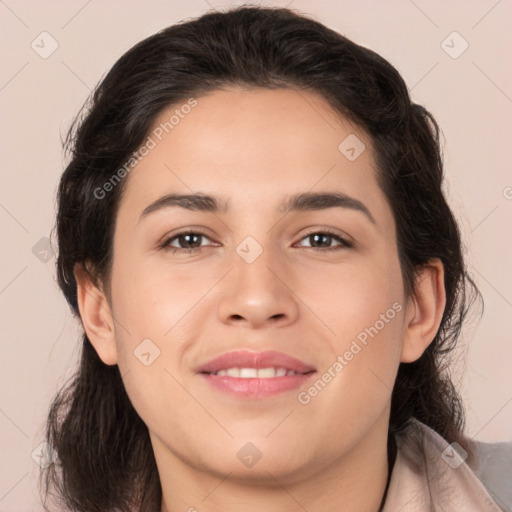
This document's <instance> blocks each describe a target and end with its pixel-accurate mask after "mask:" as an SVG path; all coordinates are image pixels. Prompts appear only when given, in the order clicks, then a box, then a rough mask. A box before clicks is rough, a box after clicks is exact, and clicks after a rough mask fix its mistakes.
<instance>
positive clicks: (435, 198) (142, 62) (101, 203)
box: [41, 7, 481, 512]
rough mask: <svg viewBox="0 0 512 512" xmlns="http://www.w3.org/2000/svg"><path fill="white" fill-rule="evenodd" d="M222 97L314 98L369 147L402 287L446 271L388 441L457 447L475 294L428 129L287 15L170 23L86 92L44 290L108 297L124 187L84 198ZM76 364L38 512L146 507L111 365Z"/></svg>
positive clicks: (372, 78)
mask: <svg viewBox="0 0 512 512" xmlns="http://www.w3.org/2000/svg"><path fill="white" fill-rule="evenodd" d="M232 85H234V86H239V87H246V88H255V87H259V88H294V89H296V90H297V91H302V90H303V91H312V92H315V93H318V94H320V95H321V96H322V97H323V98H325V100H326V101H327V102H328V103H329V104H330V105H331V107H332V108H333V109H334V110H335V111H337V112H339V113H340V114H342V115H343V116H345V117H346V118H348V119H349V120H350V121H352V122H353V123H355V124H356V125H357V126H359V127H360V128H361V129H363V130H365V132H366V133H368V134H369V136H370V137H371V140H372V142H373V144H374V147H375V150H376V163H377V179H378V183H379V186H380V187H381V189H382V190H383V192H384V194H385V196H386V198H387V200H388V202H389V205H390V207H391V209H392V212H393V215H394V219H395V222H396V227H397V248H398V254H399V259H400V265H401V270H402V276H403V282H404V288H405V291H406V293H407V294H408V295H409V294H412V293H414V290H415V281H416V277H417V274H418V270H420V269H421V267H422V266H423V265H426V264H427V263H428V262H429V260H431V259H432V258H440V259H441V261H442V263H443V265H444V285H445V289H446V307H445V310H444V313H443V317H442V321H441V324H440V327H439V330H438V332H437V334H436V336H435V339H434V340H433V341H432V343H431V344H430V345H429V347H428V348H427V349H426V350H425V352H424V354H423V355H422V356H421V357H420V358H419V359H418V360H417V361H415V362H412V363H401V364H400V365H399V369H398V374H397V378H396V382H395V385H394V389H393V392H392V401H391V414H390V424H389V433H390V436H391V437H393V434H395V433H399V432H401V431H403V429H404V428H405V427H406V426H407V425H408V424H409V422H410V420H411V418H416V419H417V420H419V421H421V422H423V423H425V424H426V425H428V426H430V427H431V428H432V429H434V430H435V431H437V432H438V433H439V434H440V435H442V436H443V437H444V438H445V439H447V440H448V441H449V442H453V441H457V442H458V443H459V444H460V445H462V446H465V447H466V448H467V451H470V447H469V446H468V444H467V443H466V442H465V438H464V435H463V430H464V409H463V406H462V402H461V399H460V397H459V395H458V393H457V391H456V388H455V386H454V384H453V383H452V381H451V379H450V376H449V373H448V372H447V371H446V370H447V367H448V362H449V359H448V358H447V356H448V355H449V353H450V351H451V350H452V349H453V348H454V346H455V344H456V342H457V340H458V339H459V337H460V334H461V328H462V326H463V323H464V320H465V317H466V315H467V313H468V308H469V306H470V305H471V304H472V302H474V299H475V298H476V297H479V298H480V299H481V295H480V294H479V292H478V289H477V288H476V286H475V284H474V282H473V281H472V279H471V278H470V277H469V275H468V274H467V271H466V268H465V264H464V258H463V248H462V242H461V236H460V231H459V228H458V226H457V222H456V220H455V218H454V216H453V214H452V212H451V210H450V208H449V206H448V204H447V201H446V199H445V197H444V194H443V191H442V185H443V179H444V178H443V162H442V154H441V148H440V137H439V133H440V132H439V128H438V125H437V124H436V121H435V119H434V118H433V116H432V115H431V114H430V113H429V112H428V111H427V110H426V109H425V108H424V107H423V106H421V105H418V104H415V103H413V102H412V100H411V98H410V97H409V93H408V89H407V86H406V84H405V83H404V80H403V79H402V78H401V76H400V74H399V73H398V71H397V70H396V69H395V68H394V67H393V66H392V65H391V64H390V63H389V62H387V61H386V60H385V59H383V58H382V57H381V56H379V55H378V54H377V53H375V52H373V51H371V50H369V49H367V48H364V47H362V46H359V45H357V44H355V43H354V42H352V41H350V40H349V39H347V38H346V37H344V36H343V35H341V34H339V33H337V32H335V31H333V30H331V29H329V28H327V27H326V26H324V25H322V24H321V23H319V22H317V21H314V20H313V19H310V18H309V17H307V16H305V15H303V14H301V13H298V12H296V11H292V10H290V9H281V8H258V7H240V8H236V9H232V10H229V11H226V12H209V13H206V14H204V15H203V16H201V17H199V18H196V19H192V20H187V21H185V22H181V23H179V24H176V25H173V26H170V27H168V28H166V29H164V30H161V31H160V32H158V33H156V34H154V35H152V36H150V37H148V38H146V39H144V40H143V41H141V42H139V43H138V44H136V45H135V46H134V47H133V48H131V49H130V50H129V51H128V52H126V53H125V54H124V55H123V56H122V57H121V58H120V59H119V60H118V61H117V62H116V63H115V65H114V66H113V67H112V69H111V70H110V71H109V73H108V74H107V75H106V76H105V77H104V79H103V80H102V81H101V82H100V83H99V85H98V86H97V87H96V89H95V90H94V92H93V93H92V95H91V97H90V98H89V100H88V101H87V102H86V104H85V105H84V107H83V109H82V111H81V112H80V114H79V115H78V116H77V118H76V119H75V122H74V123H73V125H72V127H71V129H70V130H69V133H68V135H67V138H66V140H65V148H66V150H67V152H68V154H69V157H70V160H69V163H68V165H67V167H66V169H65V171H64V173H63V174H62V177H61V180H60V183H59V188H58V212H57V219H56V233H57V238H58V258H57V262H56V266H57V278H58V283H59V286H60V288H61V290H62V292H63V293H64V295H65V297H66V300H67V301H68V303H69V305H70V306H71V308H72V310H73V312H74V314H75V315H76V316H77V317H79V310H78V305H77V283H76V280H75V275H74V269H75V268H76V266H77V265H79V266H81V267H82V268H84V270H85V271H86V272H88V274H89V275H90V277H91V279H92V280H93V281H94V282H95V283H97V284H100V285H101V286H103V289H104V290H106V292H107V296H108V290H109V279H110V271H111V265H112V244H113V237H114V227H115V219H116V214H117V209H118V206H119V202H120V198H121V196H122V191H123V184H124V183H125V182H126V180H124V181H123V182H121V183H120V184H119V185H118V186H116V187H114V188H113V190H112V191H110V192H109V193H108V194H106V196H105V197H104V198H102V199H99V198H98V197H96V196H97V194H95V191H97V190H98V189H99V188H101V187H102V185H103V184H104V183H105V182H106V181H107V180H108V179H109V178H111V177H112V175H113V174H114V173H115V172H116V171H117V170H118V169H119V168H121V167H122V166H123V164H124V163H125V162H126V161H127V160H128V159H129V158H130V156H131V155H132V154H133V153H134V152H135V151H136V150H137V149H138V148H140V146H141V144H143V142H144V140H145V138H146V137H147V136H148V133H149V131H150V129H151V127H152V125H153V123H154V121H155V119H156V117H157V116H158V114H159V113H160V112H161V111H162V110H163V109H165V108H168V107H169V106H170V105H174V104H180V103H182V102H184V101H186V100H187V99H189V98H191V97H198V96H200V95H202V94H206V93H208V92H211V91H215V90H218V89H221V88H223V87H226V86H232ZM80 357H81V359H80V364H79V367H78V369H77V371H76V373H75V374H74V376H73V377H72V378H71V379H70V381H68V382H67V383H66V385H65V386H64V387H63V388H62V389H61V390H60V391H59V393H58V394H57V395H56V396H55V397H54V400H53V402H52V404H51V407H50V409H49V414H48V418H47V422H46V440H47V442H48V443H49V444H50V445H51V446H52V447H53V449H54V450H55V451H56V453H57V454H58V459H57V460H55V461H54V462H53V463H52V464H50V465H49V466H48V467H47V468H46V469H44V470H43V471H42V473H41V481H42V482H43V487H44V506H45V509H46V510H50V509H49V508H47V507H48V500H49V498H50V496H53V499H54V502H55V504H56V505H60V506H63V507H64V508H65V509H66V510H72V511H77V512H93V511H98V512H100V511H101V512H111V511H128V510H134V511H140V512H147V511H148V510H155V511H159V510H160V508H159V507H160V501H161V492H162V491H161V486H160V482H159V477H158V472H157V467H156V462H155V458H154V454H153V450H152V446H151V443H150V439H149V434H148V429H147V427H146V425H145V424H144V422H143V421H142V420H141V418H140V417H139V416H138V414H137V413H136V411H135V409H134V408H133V406H132V404H131V402H130V400H129V398H128V396H127V394H126V391H125V388H124V385H123V380H122V377H121V375H120V373H119V369H118V367H117V366H107V365H105V364H104V363H103V362H102V361H101V360H100V358H99V356H98V355H97V353H96V351H95V350H94V348H93V347H92V345H91V343H90V341H89V339H88V338H87V335H85V334H84V335H83V340H82V350H81V355H80Z"/></svg>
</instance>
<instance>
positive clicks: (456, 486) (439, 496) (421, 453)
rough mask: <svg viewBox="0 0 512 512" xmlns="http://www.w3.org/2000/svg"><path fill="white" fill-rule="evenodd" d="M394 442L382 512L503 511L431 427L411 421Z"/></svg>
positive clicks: (457, 455) (468, 468)
mask: <svg viewBox="0 0 512 512" xmlns="http://www.w3.org/2000/svg"><path fill="white" fill-rule="evenodd" d="M395 439H396V445H397V454H396V460H395V464H394V466H393V470H392V473H391V478H390V481H389V487H388V490H387V494H386V501H385V504H384V508H383V509H382V512H400V511H403V512H434V511H438V512H441V511H445V510H450V511H451V510H464V512H502V510H501V509H500V508H499V507H498V505H497V504H496V503H495V502H494V501H493V499H492V498H491V496H490V495H489V493H488V492H487V490H486V489H485V487H484V485H483V484H482V482H481V481H480V480H479V479H478V478H477V477H476V475H475V474H474V473H473V471H472V470H471V468H470V467H469V466H468V465H467V464H466V463H465V462H463V460H462V458H461V457H460V456H459V454H458V453H457V451H455V450H454V448H453V447H452V446H451V445H449V444H448V442H447V441H446V440H445V439H443V438H442V437H441V436H440V435H439V434H437V433H436V432H434V431H433V430H432V429H431V428H429V427H427V426H426V425H425V424H423V423H421V422H419V421H418V420H416V419H413V420H411V422H410V424H409V425H408V427H407V428H406V429H405V430H404V431H403V432H401V433H400V434H397V435H396V437H395ZM443 457H444V458H443ZM447 461H448V462H447Z"/></svg>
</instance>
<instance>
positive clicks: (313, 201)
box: [139, 192, 377, 225]
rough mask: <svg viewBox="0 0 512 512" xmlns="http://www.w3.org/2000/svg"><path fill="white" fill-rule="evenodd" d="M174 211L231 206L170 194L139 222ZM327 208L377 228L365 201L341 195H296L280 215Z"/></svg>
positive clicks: (211, 199) (206, 197) (216, 209)
mask: <svg viewBox="0 0 512 512" xmlns="http://www.w3.org/2000/svg"><path fill="white" fill-rule="evenodd" d="M171 207H178V208H184V209H187V210H192V211H200V212H209V213H226V212H227V211H228V210H229V202H228V201H226V200H223V199H222V198H220V197H216V196H212V195H207V194H200V193H196V194H167V195H165V196H163V197H160V198H159V199H157V200H156V201H154V202H152V203H151V204H150V205H149V206H147V207H146V208H145V209H144V211H143V212H142V214H141V216H140V218H139V222H140V221H141V220H142V219H143V218H145V217H147V216H148V215H149V214H151V213H153V212H156V211H158V210H161V209H163V208H171ZM327 208H348V209H350V210H355V211H358V212H361V213H363V214H364V215H365V216H366V217H367V218H368V220H369V221H370V222H371V223H372V224H375V225H377V222H376V221H375V218H374V217H373V215H372V214H371V212H370V210H369V209H368V208H367V207H366V206H365V205H364V204H363V203H362V202H361V201H359V200H358V199H355V198H354V197H350V196H348V195H346V194H343V193H341V192H302V193H300V194H295V195H292V196H289V197H287V198H286V200H285V201H284V202H283V203H282V204H281V205H280V206H279V211H281V212H283V213H288V212H304V211H313V210H325V209H327Z"/></svg>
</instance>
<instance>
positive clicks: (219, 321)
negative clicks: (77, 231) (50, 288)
mask: <svg viewBox="0 0 512 512" xmlns="http://www.w3.org/2000/svg"><path fill="white" fill-rule="evenodd" d="M195 101H196V102H197V103H194V102H191V103H189V105H191V106H190V108H183V106H180V105H178V106H173V107H172V108H169V109H168V110H166V111H165V112H162V114H161V115H160V117H159V119H158V120H157V122H156V123H155V126H154V130H153V131H152V133H150V137H151V141H150V140H149V139H148V144H147V151H146V150H145V151H144V153H145V156H144V157H143V158H142V159H141V160H140V162H139V163H138V164H137V165H136V166H135V167H134V168H133V169H132V170H131V171H130V172H129V176H128V178H127V183H126V188H125V191H124V195H123V196H122V200H121V203H120V207H119V211H118V216H117V219H116V228H115V235H114V255H113V267H112V275H111V299H112V302H111V307H112V314H113V317H114V319H115V341H116V343H115V362H116V363H117V364H118V365H119V367H120V370H121V374H122V375H123V378H124V383H125V386H126V390H127V393H128V395H129V397H130V399H131V401H132V403H133V405H134V407H135V409H136V410H137V412H138V413H139V415H140V416H141V418H142V419H143V421H144V422H145V423H146V424H147V426H148V428H149V431H150V436H151V441H152V444H153V448H154V451H155V456H156V458H157V463H158V465H159V467H164V466H166V467H169V466H173V467H178V466H180V465H181V466H182V467H188V468H196V469H200V470H204V471H208V472H212V473H216V474H219V475H226V474H227V473H229V472H231V475H232V477H238V478H241V479H243V478H252V479H254V478H257V477H258V475H259V476H260V477H261V478H264V477H265V475H268V473H271V474H272V475H273V476H274V477H276V478H280V482H282V483H283V484H284V483H286V482H291V481H293V480H294V479H298V478H299V477H300V478H307V477H308V475H312V474H313V473H315V472H319V471H321V470H322V469H323V468H326V467H328V466H329V465H331V464H332V463H333V462H335V461H337V460H341V459H343V458H344V457H345V458H348V457H351V456H352V455H351V454H354V453H356V451H357V450H359V451H361V450H370V449H371V446H372V443H375V442H377V440H380V441H382V440H383V439H385V437H384V436H385V435H386V434H387V430H386V429H387V424H388V421H389V405H390V397H391V389H392V386H393V382H394V379H395V376H396V372H397V368H398V364H399V362H400V357H401V350H402V342H403V332H404V325H405V313H406V304H405V302H404V301H405V297H404V289H403V284H402V276H401V271H400V266H399V260H398V252H397V245H396V231H395V222H394V219H393V216H392V213H391V210H390V207H389V204H388V203H387V201H386V198H385V196H384V194H383V192H382V190H381V189H380V188H379V186H378V184H377V180H376V167H375V158H374V154H373V149H372V142H371V139H370V138H369V136H368V135H367V134H366V133H364V132H363V131H362V130H361V129H359V128H357V127H355V126H354V125H352V124H351V123H349V122H348V121H347V120H345V119H343V118H341V117H340V115H339V114H337V113H335V112H334V111H333V110H332V109H331V108H330V107H329V105H328V104H327V103H326V102H325V101H324V100H323V99H322V98H321V97H319V96H317V95H315V94H313V93H306V92H300V93H298V92H296V91H293V90H260V89H253V90H242V89H237V88H231V89H225V90H222V91H216V92H213V93H211V94H209V95H206V96H202V97H197V98H196V99H195ZM185 103H186V102H184V104H185ZM176 110H178V111H179V114H175V111H176ZM173 114H175V118H174V120H173V121H171V123H172V127H171V128H169V126H170V125H169V124H167V125H165V123H166V122H167V123H169V119H170V118H171V116H172V115H173ZM176 119H179V120H178V121H177V122H176ZM162 126H166V127H167V131H168V133H166V130H165V129H162ZM160 139H161V140H160ZM172 194H174V195H181V194H186V195H195V194H200V195H202V196H211V197H212V198H216V204H217V206H218V208H217V209H214V208H213V205H214V201H213V200H203V201H202V202H201V204H202V205H203V206H202V207H201V206H197V201H196V202H195V203H193V201H191V200H189V201H188V202H185V201H182V202H181V205H180V203H179V202H177V201H176V200H171V199H169V198H168V199H167V200H162V198H164V197H165V196H168V195H172ZM300 194H325V195H324V196H323V197H319V198H317V199H316V200H314V199H310V200H309V201H308V200H304V198H305V197H306V196H302V199H303V200H302V201H300V200H296V201H295V202H293V201H292V199H293V197H294V196H297V195H300ZM299 199H301V196H299ZM194 204H195V206H194ZM187 205H188V206H189V208H187V207H186V206H187ZM184 206H185V207H184ZM187 249H188V250H187ZM219 356H224V357H221V359H217V358H219ZM216 359H217V361H215V360H216ZM212 361H213V362H212ZM236 368H246V370H242V371H241V373H240V372H239V371H237V370H236ZM283 369H284V370H285V371H286V374H285V375H283ZM258 370H261V371H260V372H258ZM214 372H218V373H217V374H215V373H214ZM380 441H379V442H380Z"/></svg>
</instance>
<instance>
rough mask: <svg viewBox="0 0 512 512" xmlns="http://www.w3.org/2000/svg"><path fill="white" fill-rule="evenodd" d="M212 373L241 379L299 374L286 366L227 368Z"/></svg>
mask: <svg viewBox="0 0 512 512" xmlns="http://www.w3.org/2000/svg"><path fill="white" fill-rule="evenodd" d="M212 373H213V375H217V376H219V377H235V378H239V379H256V378H258V379H273V378H274V377H285V376H291V375H299V374H298V373H297V372H294V371H293V370H287V369H286V368H258V369H257V368H226V369H224V370H219V371H217V372H212Z"/></svg>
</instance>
